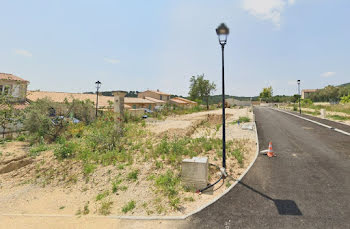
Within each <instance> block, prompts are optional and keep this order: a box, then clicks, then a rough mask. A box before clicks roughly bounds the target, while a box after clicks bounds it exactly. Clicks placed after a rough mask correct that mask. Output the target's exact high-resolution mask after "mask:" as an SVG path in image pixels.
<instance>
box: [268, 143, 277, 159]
mask: <svg viewBox="0 0 350 229" xmlns="http://www.w3.org/2000/svg"><path fill="white" fill-rule="evenodd" d="M267 156H268V157H276V155H275V154H274V153H273V150H272V142H270V143H269V151H267Z"/></svg>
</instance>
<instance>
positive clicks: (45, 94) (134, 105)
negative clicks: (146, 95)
mask: <svg viewBox="0 0 350 229" xmlns="http://www.w3.org/2000/svg"><path fill="white" fill-rule="evenodd" d="M44 98H48V99H50V100H52V101H54V102H58V103H63V102H64V100H65V99H67V101H68V102H71V101H73V99H77V100H82V101H85V100H90V101H91V102H96V94H83V93H67V92H49V91H28V94H27V99H28V101H30V102H33V101H37V100H38V99H44ZM155 106H156V102H153V101H150V100H147V99H141V98H132V97H125V98H124V108H125V109H139V108H148V109H150V110H153V109H154V107H155ZM98 109H100V110H111V109H113V97H111V96H103V95H99V96H98Z"/></svg>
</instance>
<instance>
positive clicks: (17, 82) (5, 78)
mask: <svg viewBox="0 0 350 229" xmlns="http://www.w3.org/2000/svg"><path fill="white" fill-rule="evenodd" d="M28 84H29V81H27V80H24V79H22V78H20V77H18V76H15V75H12V74H7V73H0V94H1V95H10V96H11V97H12V99H13V100H14V102H16V103H24V102H25V101H26V94H27V87H28Z"/></svg>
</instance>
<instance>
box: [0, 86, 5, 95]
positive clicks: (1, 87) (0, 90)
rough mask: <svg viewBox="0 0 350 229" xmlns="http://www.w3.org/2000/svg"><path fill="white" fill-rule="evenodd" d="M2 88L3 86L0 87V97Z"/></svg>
mask: <svg viewBox="0 0 350 229" xmlns="http://www.w3.org/2000/svg"><path fill="white" fill-rule="evenodd" d="M3 88H4V86H3V85H0V95H2V89H3Z"/></svg>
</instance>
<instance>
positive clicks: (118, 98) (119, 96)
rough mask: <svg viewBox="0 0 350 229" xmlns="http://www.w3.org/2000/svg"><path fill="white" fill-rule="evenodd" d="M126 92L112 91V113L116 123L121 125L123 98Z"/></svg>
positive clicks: (122, 119)
mask: <svg viewBox="0 0 350 229" xmlns="http://www.w3.org/2000/svg"><path fill="white" fill-rule="evenodd" d="M126 93H127V92H126V91H114V92H113V95H114V113H115V117H116V122H117V123H122V122H123V121H124V97H125V95H126Z"/></svg>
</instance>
